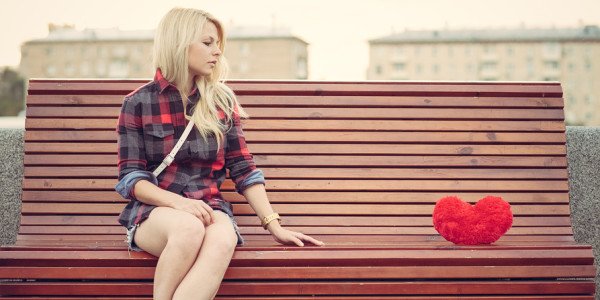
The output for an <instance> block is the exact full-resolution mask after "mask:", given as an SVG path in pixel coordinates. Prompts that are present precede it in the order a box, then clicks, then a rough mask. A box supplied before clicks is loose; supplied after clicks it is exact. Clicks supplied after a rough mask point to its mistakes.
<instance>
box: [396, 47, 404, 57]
mask: <svg viewBox="0 0 600 300" xmlns="http://www.w3.org/2000/svg"><path fill="white" fill-rule="evenodd" d="M395 51H396V56H403V55H404V47H401V46H396V50H395Z"/></svg>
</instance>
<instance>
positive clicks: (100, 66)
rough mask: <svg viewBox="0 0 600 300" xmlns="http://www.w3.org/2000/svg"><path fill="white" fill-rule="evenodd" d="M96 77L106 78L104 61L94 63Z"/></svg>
mask: <svg viewBox="0 0 600 300" xmlns="http://www.w3.org/2000/svg"><path fill="white" fill-rule="evenodd" d="M96 76H98V77H104V76H106V63H105V62H104V61H99V62H97V63H96Z"/></svg>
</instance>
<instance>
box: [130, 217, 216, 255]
mask: <svg viewBox="0 0 600 300" xmlns="http://www.w3.org/2000/svg"><path fill="white" fill-rule="evenodd" d="M182 235H188V236H187V237H185V236H184V237H182ZM175 236H178V237H181V238H184V239H189V240H190V241H191V240H192V239H194V237H196V238H197V239H202V238H203V237H204V224H203V223H202V221H200V219H198V218H197V217H196V216H194V215H192V214H190V213H188V212H185V211H181V210H176V209H173V208H170V207H157V208H155V209H153V210H152V212H151V213H150V216H149V217H148V218H147V219H146V220H144V222H142V223H141V224H140V225H139V226H138V228H137V229H136V231H135V236H134V241H135V244H136V245H137V246H138V247H140V248H142V249H143V250H144V251H146V252H148V253H150V254H152V255H154V256H157V257H158V256H160V254H161V253H162V251H163V249H164V248H165V246H166V245H167V241H168V240H169V239H170V238H174V237H175Z"/></svg>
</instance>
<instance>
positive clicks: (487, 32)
mask: <svg viewBox="0 0 600 300" xmlns="http://www.w3.org/2000/svg"><path fill="white" fill-rule="evenodd" d="M573 40H578V41H600V27H598V26H596V25H587V26H582V27H579V28H530V29H529V28H528V29H526V28H512V29H478V30H421V31H417V30H415V31H413V30H406V31H404V32H399V33H394V34H392V35H388V36H384V37H381V38H376V39H372V40H369V43H370V44H385V43H397V42H403V43H433V42H498V41H503V42H506V41H522V42H532V41H556V42H558V41H573Z"/></svg>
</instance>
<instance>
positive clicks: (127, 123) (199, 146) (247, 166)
mask: <svg viewBox="0 0 600 300" xmlns="http://www.w3.org/2000/svg"><path fill="white" fill-rule="evenodd" d="M188 98H189V100H190V101H189V103H188V104H187V107H186V111H187V113H188V115H189V114H191V113H192V109H193V107H194V105H195V104H196V103H197V102H198V100H199V99H200V94H199V91H198V89H197V88H196V89H194V91H193V92H192V94H190V95H189V96H188ZM183 114H184V113H183V101H182V99H181V96H180V94H179V92H178V91H177V89H176V88H175V87H174V86H173V85H172V84H171V83H169V82H168V81H167V80H166V79H164V77H163V76H162V74H161V72H160V70H157V72H156V75H155V77H154V80H153V81H151V82H149V83H147V84H146V85H143V86H141V87H140V88H138V89H136V90H135V91H133V92H132V93H130V94H129V95H127V96H126V97H125V99H124V101H123V105H122V107H121V114H120V115H119V120H118V125H117V128H116V131H117V132H118V160H119V161H118V169H119V182H118V184H117V186H116V187H115V189H116V190H117V191H118V192H119V193H120V194H121V196H123V197H124V198H126V199H129V200H130V201H129V203H128V204H127V205H126V206H125V208H124V209H123V211H122V212H121V214H120V216H119V223H120V224H121V225H123V226H125V227H126V228H131V227H133V226H134V225H136V224H139V223H140V222H142V221H143V220H144V219H146V218H147V217H148V216H149V215H150V212H151V211H152V209H154V208H155V206H152V205H148V204H145V203H143V202H141V201H139V200H137V199H136V198H135V193H133V186H134V185H135V183H137V182H138V181H139V180H148V181H150V182H152V183H153V184H155V185H158V186H159V187H160V188H163V189H165V190H168V191H171V192H173V193H176V194H179V195H182V196H184V197H187V198H190V199H196V200H202V201H205V202H206V203H207V204H208V205H210V206H211V207H212V208H213V209H218V210H222V211H224V212H225V213H227V214H228V215H229V216H230V217H232V218H233V209H232V206H231V204H230V203H229V202H228V201H226V200H224V199H223V198H222V197H221V192H220V190H219V189H220V186H221V184H222V183H223V181H224V180H225V175H226V169H228V170H229V174H230V177H231V179H232V180H233V182H234V183H235V186H236V190H237V192H238V193H240V194H241V193H242V192H243V191H244V190H245V189H246V188H247V187H249V186H251V185H254V184H264V183H265V180H264V176H263V173H262V172H261V171H260V170H259V169H257V168H256V166H255V164H254V160H253V158H252V155H251V154H250V152H249V151H248V148H247V146H246V141H245V138H244V134H243V131H242V126H241V123H240V118H239V116H238V115H237V114H234V116H233V120H232V121H233V124H230V125H231V126H229V129H228V130H227V132H225V139H224V141H223V142H222V143H221V145H220V147H217V141H216V138H215V137H214V136H211V137H209V138H208V142H206V141H205V140H204V139H203V138H202V136H200V134H199V133H198V131H197V130H196V129H195V128H194V129H192V131H191V132H190V134H189V136H188V137H187V139H186V142H185V143H184V144H183V146H182V147H181V148H180V149H179V151H178V152H177V154H176V155H175V159H174V161H173V163H172V164H171V165H170V166H169V167H167V168H166V169H165V170H164V171H163V172H162V173H161V174H160V175H158V177H157V178H155V177H154V175H153V174H152V171H153V170H154V169H156V167H158V165H160V163H161V162H162V161H163V159H164V157H165V156H166V155H167V154H169V152H171V150H172V149H173V147H174V146H175V144H176V143H177V141H178V139H179V138H180V137H181V135H182V134H183V131H184V130H185V127H186V126H187V122H188V121H187V120H186V119H185V118H184V115H183ZM220 118H221V121H222V122H224V121H225V114H224V113H223V112H222V111H220ZM230 123H231V122H230Z"/></svg>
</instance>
